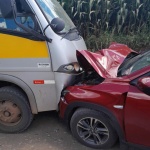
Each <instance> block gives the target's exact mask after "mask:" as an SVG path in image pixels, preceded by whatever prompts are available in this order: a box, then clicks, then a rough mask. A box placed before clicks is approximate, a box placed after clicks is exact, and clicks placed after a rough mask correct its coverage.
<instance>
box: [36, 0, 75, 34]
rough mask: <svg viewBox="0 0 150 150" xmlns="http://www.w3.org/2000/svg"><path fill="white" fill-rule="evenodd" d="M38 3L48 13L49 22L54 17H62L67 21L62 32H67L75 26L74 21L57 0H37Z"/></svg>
mask: <svg viewBox="0 0 150 150" xmlns="http://www.w3.org/2000/svg"><path fill="white" fill-rule="evenodd" d="M36 2H37V4H38V5H39V7H40V8H41V10H42V11H43V13H44V14H45V15H46V17H47V19H48V21H49V23H50V22H51V21H52V19H53V18H61V19H63V21H64V22H65V28H64V29H63V30H62V31H61V32H67V31H68V30H69V29H71V28H73V27H74V24H73V22H72V21H71V19H70V18H69V16H68V15H67V14H66V12H65V11H64V10H63V8H62V7H61V6H60V4H59V3H58V2H57V0H36Z"/></svg>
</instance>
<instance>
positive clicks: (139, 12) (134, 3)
mask: <svg viewBox="0 0 150 150" xmlns="http://www.w3.org/2000/svg"><path fill="white" fill-rule="evenodd" d="M61 4H62V6H63V7H64V9H65V10H66V11H67V13H68V14H69V15H70V17H71V18H72V20H73V21H74V23H75V24H76V26H78V27H79V29H80V30H81V32H82V35H83V37H84V38H85V40H86V43H87V46H88V48H89V49H91V50H97V49H101V48H104V47H108V45H109V44H110V42H114V41H116V42H120V43H125V44H127V45H128V46H130V47H131V48H132V49H135V50H140V49H141V48H142V49H144V48H150V42H149V41H150V34H149V33H150V31H149V30H150V0H62V1H61Z"/></svg>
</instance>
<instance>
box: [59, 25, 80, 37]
mask: <svg viewBox="0 0 150 150" xmlns="http://www.w3.org/2000/svg"><path fill="white" fill-rule="evenodd" d="M75 29H76V30H77V27H73V28H70V29H69V30H68V31H67V32H66V33H65V35H63V36H62V38H61V40H62V39H63V38H64V37H65V36H66V35H68V34H69V33H71V32H72V31H73V30H75ZM76 32H78V30H77V31H76Z"/></svg>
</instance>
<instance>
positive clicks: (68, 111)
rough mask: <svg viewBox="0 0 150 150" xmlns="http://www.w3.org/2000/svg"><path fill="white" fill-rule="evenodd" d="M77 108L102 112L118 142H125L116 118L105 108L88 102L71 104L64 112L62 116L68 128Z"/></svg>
mask: <svg viewBox="0 0 150 150" xmlns="http://www.w3.org/2000/svg"><path fill="white" fill-rule="evenodd" d="M78 108H87V109H92V110H95V111H99V112H102V113H103V114H104V115H105V117H108V119H109V121H110V123H111V125H112V127H113V128H114V129H115V130H116V132H117V134H118V136H119V139H120V141H124V140H125V136H124V132H123V130H122V129H121V127H120V125H119V122H118V121H117V119H116V117H115V116H114V115H113V114H112V113H111V112H110V111H109V110H108V109H106V108H105V107H103V106H100V105H97V104H93V103H89V102H73V103H71V104H69V105H68V107H67V109H66V111H65V114H64V119H65V121H66V123H67V125H68V126H69V127H70V125H69V123H70V119H71V117H72V115H73V113H74V112H75V111H76V110H77V109H78Z"/></svg>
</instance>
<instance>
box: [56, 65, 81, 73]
mask: <svg viewBox="0 0 150 150" xmlns="http://www.w3.org/2000/svg"><path fill="white" fill-rule="evenodd" d="M57 71H58V72H66V73H79V72H82V71H83V69H82V68H81V67H80V65H79V63H77V62H73V63H70V64H66V65H62V66H60V67H59V68H58V70H57Z"/></svg>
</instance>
